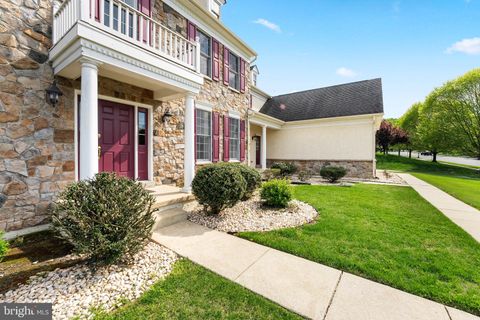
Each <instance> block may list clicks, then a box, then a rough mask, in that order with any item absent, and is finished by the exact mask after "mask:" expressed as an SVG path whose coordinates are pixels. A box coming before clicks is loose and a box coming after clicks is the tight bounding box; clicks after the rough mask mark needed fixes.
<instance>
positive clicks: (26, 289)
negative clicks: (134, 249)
mask: <svg viewBox="0 0 480 320" xmlns="http://www.w3.org/2000/svg"><path fill="white" fill-rule="evenodd" d="M177 259H178V256H177V255H176V254H175V253H174V252H173V251H171V250H169V249H167V248H165V247H162V246H160V245H158V244H156V243H153V242H149V243H148V244H147V245H146V246H145V248H144V249H143V250H142V251H140V252H139V253H137V254H136V255H135V256H134V258H133V261H132V262H131V263H130V264H128V265H111V266H102V267H98V268H96V269H92V268H91V267H90V266H88V265H86V264H85V263H81V264H78V265H75V266H73V267H69V268H65V269H56V270H54V271H51V272H48V273H46V274H40V275H35V276H32V277H31V278H30V279H29V281H28V283H27V284H24V285H21V286H19V287H18V288H16V289H13V290H10V291H7V292H6V293H4V294H1V295H0V301H2V302H46V303H53V319H62V320H63V319H70V318H72V317H78V318H80V319H88V318H91V317H92V310H94V309H95V308H100V309H102V310H105V311H110V310H112V309H114V308H116V307H118V306H120V305H121V304H122V303H123V302H125V301H127V300H132V299H136V298H138V297H139V296H140V295H141V294H142V293H143V292H144V291H146V290H147V289H148V288H149V287H150V286H151V285H153V284H154V283H155V282H156V281H157V280H158V279H160V278H163V277H165V276H166V275H167V274H168V273H170V271H171V270H172V267H173V264H174V262H175V261H176V260H177Z"/></svg>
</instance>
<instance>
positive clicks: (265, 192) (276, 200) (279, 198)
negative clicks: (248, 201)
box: [260, 179, 292, 208]
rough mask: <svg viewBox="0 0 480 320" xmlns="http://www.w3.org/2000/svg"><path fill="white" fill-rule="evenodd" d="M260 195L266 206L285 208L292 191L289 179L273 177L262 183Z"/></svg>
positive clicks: (290, 198)
mask: <svg viewBox="0 0 480 320" xmlns="http://www.w3.org/2000/svg"><path fill="white" fill-rule="evenodd" d="M260 197H261V198H262V199H263V200H264V201H265V204H266V205H267V206H271V207H280V208H285V207H287V206H288V202H289V201H290V200H292V191H291V189H290V185H289V181H288V180H285V179H274V180H270V181H267V182H265V183H263V184H262V190H261V192H260Z"/></svg>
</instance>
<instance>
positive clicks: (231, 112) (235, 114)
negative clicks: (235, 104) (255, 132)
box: [228, 111, 242, 162]
mask: <svg viewBox="0 0 480 320" xmlns="http://www.w3.org/2000/svg"><path fill="white" fill-rule="evenodd" d="M228 117H229V118H232V119H236V120H238V159H232V157H231V156H232V155H231V154H229V160H228V162H240V161H241V160H240V154H241V153H242V152H241V150H240V148H241V147H242V146H241V145H240V144H241V141H240V140H241V137H240V135H241V134H242V130H241V128H240V126H241V123H240V122H241V119H240V114H238V113H236V112H235V111H229V112H228ZM228 126H229V127H228V132H229V137H228V139H229V140H230V142H229V148H230V146H231V145H232V144H231V143H232V135H231V134H230V121H229V122H228ZM228 152H229V153H230V150H228Z"/></svg>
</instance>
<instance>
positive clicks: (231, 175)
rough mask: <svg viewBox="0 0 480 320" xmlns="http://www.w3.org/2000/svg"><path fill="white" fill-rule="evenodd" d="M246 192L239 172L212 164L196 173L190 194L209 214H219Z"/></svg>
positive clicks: (229, 166)
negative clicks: (191, 193)
mask: <svg viewBox="0 0 480 320" xmlns="http://www.w3.org/2000/svg"><path fill="white" fill-rule="evenodd" d="M246 190H247V182H246V181H245V179H244V178H243V176H242V174H241V173H240V170H239V169H238V168H236V167H234V166H231V165H225V164H213V165H208V166H205V167H203V168H201V169H200V170H198V171H197V174H196V175H195V178H194V179H193V182H192V192H193V194H194V195H195V197H196V198H197V200H198V203H200V204H201V205H203V206H204V207H205V209H206V210H208V211H209V212H210V213H211V214H219V213H220V211H222V210H223V209H225V208H228V207H233V206H234V205H235V204H236V203H237V202H238V201H240V200H241V199H242V198H243V197H244V195H245V192H246Z"/></svg>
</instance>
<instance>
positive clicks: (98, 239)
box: [51, 172, 156, 264]
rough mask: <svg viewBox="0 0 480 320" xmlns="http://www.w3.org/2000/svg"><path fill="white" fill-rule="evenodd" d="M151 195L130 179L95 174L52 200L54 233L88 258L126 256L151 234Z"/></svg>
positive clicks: (102, 259) (104, 259)
mask: <svg viewBox="0 0 480 320" xmlns="http://www.w3.org/2000/svg"><path fill="white" fill-rule="evenodd" d="M154 203H155V199H154V198H153V196H152V195H151V194H150V193H149V192H148V191H147V190H145V189H144V187H143V186H142V185H141V184H140V183H139V182H136V181H134V180H130V179H127V178H123V177H118V176H117V175H116V174H114V173H106V172H103V173H99V174H97V175H95V177H94V178H93V179H91V180H84V181H79V182H75V183H73V184H71V185H69V186H68V187H67V188H66V189H65V190H64V191H63V192H62V193H61V194H60V195H59V198H58V199H57V201H56V202H55V203H54V206H53V209H52V214H51V218H52V225H53V229H54V231H55V232H56V234H57V235H58V237H59V238H61V239H64V240H65V241H67V242H68V243H70V244H71V245H72V246H73V250H74V252H76V253H79V254H86V255H87V256H88V257H89V258H90V259H91V260H92V261H93V262H98V263H107V264H109V263H115V262H117V261H119V260H121V259H125V260H128V259H130V258H131V257H132V256H133V255H134V254H135V253H137V252H138V251H140V250H141V249H142V248H143V247H144V245H145V244H146V242H147V240H148V239H149V237H150V234H151V229H152V226H153V224H154V222H155V219H154V217H153V213H154V212H155V211H156V209H152V206H153V204H154Z"/></svg>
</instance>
